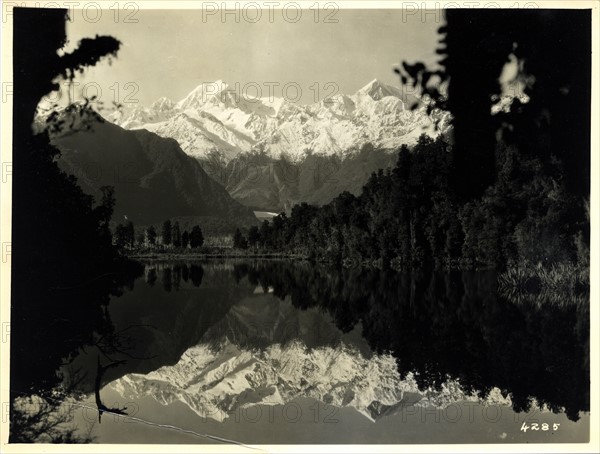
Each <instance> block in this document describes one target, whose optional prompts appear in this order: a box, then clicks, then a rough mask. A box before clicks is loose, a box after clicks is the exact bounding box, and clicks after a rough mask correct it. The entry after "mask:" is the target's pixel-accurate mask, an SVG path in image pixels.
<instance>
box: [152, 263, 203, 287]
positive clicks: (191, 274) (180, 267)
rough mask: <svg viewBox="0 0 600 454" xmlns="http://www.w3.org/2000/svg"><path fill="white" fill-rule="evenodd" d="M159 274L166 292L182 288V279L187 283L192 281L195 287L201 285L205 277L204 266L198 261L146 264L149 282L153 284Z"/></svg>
mask: <svg viewBox="0 0 600 454" xmlns="http://www.w3.org/2000/svg"><path fill="white" fill-rule="evenodd" d="M159 274H160V283H161V284H162V287H163V289H164V290H165V291H166V292H170V291H172V290H174V291H178V290H179V289H180V288H181V281H182V280H183V282H184V283H185V284H187V283H188V282H190V281H191V284H192V285H193V286H194V287H200V286H201V285H202V278H203V277H204V268H203V267H202V265H200V264H198V263H196V264H190V263H185V262H175V263H173V262H169V263H166V262H162V263H153V264H147V265H146V267H145V271H144V276H145V281H146V283H147V284H149V285H150V286H153V285H154V284H155V282H156V281H157V279H158V275H159Z"/></svg>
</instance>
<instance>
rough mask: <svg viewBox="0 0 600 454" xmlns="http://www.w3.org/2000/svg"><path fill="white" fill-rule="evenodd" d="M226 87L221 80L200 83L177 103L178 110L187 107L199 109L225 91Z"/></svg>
mask: <svg viewBox="0 0 600 454" xmlns="http://www.w3.org/2000/svg"><path fill="white" fill-rule="evenodd" d="M227 88H228V85H227V84H226V83H225V82H223V81H222V80H221V79H219V80H216V81H214V82H202V83H201V84H200V85H198V86H197V87H196V88H194V89H193V90H192V91H191V92H190V93H189V94H188V95H187V96H186V97H185V98H183V99H182V100H181V101H179V102H178V103H177V107H178V108H179V109H186V108H189V107H199V106H200V105H202V104H204V103H205V102H206V101H207V100H208V99H209V98H211V97H213V96H216V95H218V94H219V93H221V92H223V91H225V90H226V89H227Z"/></svg>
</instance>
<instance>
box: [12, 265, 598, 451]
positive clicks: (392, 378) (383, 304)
mask: <svg viewBox="0 0 600 454" xmlns="http://www.w3.org/2000/svg"><path fill="white" fill-rule="evenodd" d="M142 265H143V271H141V272H140V273H139V276H138V277H136V278H135V279H132V280H131V282H130V283H129V284H128V286H127V287H126V288H125V289H124V291H123V292H121V294H119V295H115V296H112V297H111V298H110V301H109V302H108V304H107V305H106V308H105V311H106V312H105V325H104V328H103V329H102V330H98V331H97V332H95V333H94V335H93V337H92V341H90V340H87V341H86V343H83V344H82V345H81V348H79V349H78V351H77V353H76V354H74V355H71V358H70V359H69V360H68V361H64V365H63V366H62V367H61V368H60V371H59V373H60V377H62V378H61V379H62V383H63V389H67V390H68V392H67V393H65V394H64V395H62V397H60V402H58V398H57V400H56V402H58V403H57V404H56V405H54V406H53V407H52V408H51V411H50V412H48V413H49V414H50V415H52V414H53V413H56V414H61V415H68V417H65V418H64V420H63V421H62V422H61V425H57V427H59V428H60V427H75V426H77V429H76V430H75V434H77V436H82V437H87V439H88V441H93V442H96V443H219V444H222V443H230V442H235V443H242V444H279V443H311V444H312V443H461V442H471V443H472V442H479V443H502V442H506V443H515V442H585V441H587V439H588V438H589V392H590V391H589V309H588V306H587V305H585V304H583V305H582V304H578V303H576V302H573V303H571V302H568V301H565V302H564V304H557V303H556V302H550V301H544V299H543V297H541V296H540V297H537V298H523V299H519V300H516V299H514V298H507V297H506V296H503V295H501V294H499V293H498V290H497V287H498V285H497V276H496V274H495V273H493V272H451V273H447V272H446V273H435V272H413V273H407V274H402V273H396V272H391V271H390V272H388V271H381V270H368V269H362V268H354V269H346V268H340V269H337V268H331V267H327V266H324V265H318V264H313V263H308V262H291V261H283V260H281V261H266V260H262V261H260V260H248V261H244V260H238V261H217V260H212V261H204V262H193V261H169V262H167V261H145V262H143V263H142ZM69 335H70V333H69V332H68V331H65V332H64V333H57V334H56V336H57V337H58V340H59V341H60V338H61V336H65V338H66V337H68V336H69ZM19 402H20V403H19V404H18V405H17V406H16V407H17V408H29V409H31V408H39V404H38V405H37V406H36V400H35V398H24V397H20V398H19ZM125 407H126V408H125ZM98 408H101V409H103V410H104V411H103V412H102V415H101V419H100V420H99V418H98ZM113 410H116V411H113ZM121 413H122V414H121ZM51 417H52V416H51ZM73 424H74V425H75V426H73Z"/></svg>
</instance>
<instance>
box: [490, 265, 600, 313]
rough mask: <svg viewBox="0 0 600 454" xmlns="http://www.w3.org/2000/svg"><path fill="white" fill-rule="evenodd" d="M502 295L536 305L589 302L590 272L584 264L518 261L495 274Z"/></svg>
mask: <svg viewBox="0 0 600 454" xmlns="http://www.w3.org/2000/svg"><path fill="white" fill-rule="evenodd" d="M498 289H499V291H500V293H501V294H503V295H505V296H507V297H509V298H511V299H514V300H518V301H529V302H535V303H536V304H547V303H550V304H555V305H568V304H577V305H580V304H588V303H589V291H590V273H589V268H588V267H587V266H582V265H576V264H572V263H562V264H556V265H551V266H542V265H541V264H537V265H533V264H521V265H518V266H512V267H509V268H508V269H507V270H506V271H505V272H503V273H501V274H499V275H498Z"/></svg>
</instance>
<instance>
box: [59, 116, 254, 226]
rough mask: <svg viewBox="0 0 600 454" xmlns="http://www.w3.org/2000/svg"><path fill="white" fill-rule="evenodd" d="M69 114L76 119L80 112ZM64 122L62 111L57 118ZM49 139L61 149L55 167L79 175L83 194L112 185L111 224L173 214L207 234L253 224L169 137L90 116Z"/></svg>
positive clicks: (159, 218) (159, 220) (159, 221)
mask: <svg viewBox="0 0 600 454" xmlns="http://www.w3.org/2000/svg"><path fill="white" fill-rule="evenodd" d="M70 115H71V116H72V118H74V119H75V123H77V118H78V114H77V113H73V112H71V113H70ZM67 120H68V115H67V114H63V118H62V119H61V120H60V121H67ZM79 123H81V121H79ZM52 142H53V144H54V145H55V146H56V147H57V148H58V149H59V150H60V151H61V155H60V158H59V160H58V165H59V166H60V167H61V168H62V169H63V170H64V171H66V172H67V173H70V174H72V175H74V176H75V177H77V181H78V184H79V185H80V187H81V188H82V189H83V191H84V192H86V193H88V194H90V195H93V196H95V198H96V200H100V197H101V188H102V187H103V186H112V187H113V188H114V190H115V198H116V205H115V207H114V214H113V221H115V222H123V221H124V220H126V219H128V220H131V221H132V222H133V223H134V224H135V225H136V226H143V225H150V224H154V225H155V226H156V227H160V225H161V224H162V222H163V221H165V220H167V219H173V218H177V219H178V220H179V219H180V220H181V221H182V222H183V224H184V225H182V228H188V227H190V226H191V225H192V224H195V223H199V224H201V225H202V228H203V229H204V231H205V232H208V233H211V230H215V232H219V233H220V232H223V231H229V230H231V231H233V230H234V229H235V227H237V226H244V225H252V224H254V223H256V222H257V221H256V217H255V216H254V214H253V212H252V210H250V209H249V208H247V207H245V206H243V205H242V204H240V203H239V202H236V201H235V200H233V199H232V198H231V196H230V195H229V194H228V193H227V191H226V190H225V188H223V186H222V185H220V184H219V183H217V182H216V181H214V180H213V179H212V178H210V177H209V176H208V175H207V174H206V172H205V171H204V170H203V169H202V166H201V165H200V164H199V163H198V161H197V160H195V159H193V158H191V157H189V156H188V155H187V154H186V153H184V152H183V151H182V150H181V148H180V146H179V144H178V143H177V142H176V141H175V140H173V139H168V138H163V137H160V136H158V135H157V134H155V133H153V132H149V131H147V130H145V129H138V130H135V131H128V130H126V129H123V128H121V127H120V126H117V125H114V124H112V123H110V122H106V121H103V120H102V118H92V119H91V120H90V119H88V120H86V121H85V124H84V125H83V124H75V125H73V126H72V127H69V128H68V130H67V132H63V133H57V134H54V135H53V137H52Z"/></svg>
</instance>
